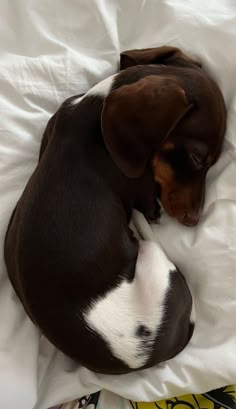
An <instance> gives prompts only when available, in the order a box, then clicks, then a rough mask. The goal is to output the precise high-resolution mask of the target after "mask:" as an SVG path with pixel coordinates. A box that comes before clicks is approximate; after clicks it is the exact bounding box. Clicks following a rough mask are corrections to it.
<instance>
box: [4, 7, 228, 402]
mask: <svg viewBox="0 0 236 409" xmlns="http://www.w3.org/2000/svg"><path fill="white" fill-rule="evenodd" d="M235 40H236V3H235V2H234V1H230V0H214V1H212V0H208V1H207V2H206V1H205V0H188V1H182V0H87V1H86V0H73V1H70V2H68V1H66V0H57V1H56V0H51V1H47V0H41V1H40V2H36V1H30V0H22V1H17V0H12V1H11V2H6V1H5V2H3V1H2V2H1V3H0V50H1V59H0V89H1V94H0V113H1V122H0V220H1V223H0V240H1V253H0V407H1V408H12V409H13V408H15V407H17V408H18V409H32V408H34V409H46V408H48V407H50V406H53V405H56V404H59V403H62V402H68V401H71V400H73V399H76V398H78V397H81V396H83V395H87V394H90V393H94V392H96V391H99V390H101V389H106V390H107V391H110V392H111V393H115V394H118V395H120V396H121V397H124V398H127V399H130V400H134V401H147V402H148V401H154V400H161V399H165V398H170V397H173V396H180V395H184V394H187V393H203V392H206V391H208V390H211V389H215V388H219V387H222V386H224V385H228V384H232V383H236V318H235V317H236V183H235V178H236V136H235V132H236V113H235V110H236V88H235V75H236V48H235ZM164 44H169V45H173V46H177V47H180V48H182V49H183V51H184V52H186V53H188V54H189V55H191V56H192V57H195V58H197V59H199V60H201V62H202V63H203V66H204V67H205V68H206V69H207V70H208V72H209V73H210V74H211V76H212V77H213V78H214V79H215V80H216V81H217V83H218V84H219V86H220V88H221V90H222V92H223V94H224V97H225V101H226V105H227V109H228V126H227V133H226V140H225V144H224V150H223V153H222V155H221V157H220V159H219V161H218V162H217V164H216V165H215V166H214V167H213V168H212V169H211V170H210V172H209V174H208V177H207V194H206V202H205V206H204V210H203V215H202V218H201V221H200V223H199V224H198V226H196V227H195V228H187V227H184V226H181V225H180V224H178V223H177V222H175V221H174V220H171V219H170V218H168V217H167V216H166V215H164V216H163V217H162V219H161V224H160V225H157V226H156V225H153V226H151V229H152V234H153V235H154V237H155V238H156V239H157V240H159V241H160V242H161V244H162V246H163V248H164V249H165V251H166V252H167V254H168V256H169V257H170V258H171V259H172V260H173V261H174V262H175V263H176V264H177V265H178V266H179V268H180V269H181V271H182V272H183V273H184V274H185V276H186V279H187V281H188V283H189V286H190V287H191V290H192V292H193V295H194V299H195V305H196V314H197V325H196V330H195V332H194V336H193V338H192V340H191V342H190V344H189V345H188V346H187V348H186V349H185V350H184V351H183V352H182V353H181V354H179V355H178V356H177V357H175V358H174V359H172V360H170V361H168V362H166V363H164V364H162V365H159V366H158V367H154V368H152V369H148V370H145V371H140V372H137V373H134V374H131V375H123V376H104V375H97V374H94V373H92V372H90V371H89V370H87V369H85V368H83V367H79V366H78V365H76V364H75V363H74V362H72V361H71V360H70V359H68V358H67V357H66V356H64V355H63V354H62V353H61V352H59V351H57V350H56V349H55V348H54V347H53V346H52V345H51V344H50V343H49V342H48V341H47V340H46V339H45V338H44V337H43V336H42V335H41V334H40V333H39V331H38V329H37V328H35V326H34V325H33V324H32V322H31V321H30V319H29V318H28V317H27V316H26V314H25V312H24V310H23V308H22V306H21V305H20V303H19V301H18V299H17V297H16V295H15V293H14V291H13V289H12V287H11V285H10V283H9V280H8V277H7V273H6V267H5V264H4V259H3V241H4V236H5V232H6V228H7V224H8V221H9V218H10V215H11V212H12V210H13V208H14V206H15V204H16V202H17V200H18V198H19V197H20V195H21V192H22V190H23V189H24V186H25V184H26V183H27V181H28V179H29V177H30V175H31V174H32V172H33V170H34V168H35V166H36V163H37V159H38V152H39V146H40V140H41V136H42V133H43V130H44V128H45V125H46V123H47V121H48V119H49V118H50V116H51V115H52V114H53V113H54V112H55V111H56V109H57V108H58V107H59V105H60V104H61V102H62V101H63V100H64V99H65V98H67V97H69V96H71V95H73V94H78V93H83V92H86V91H87V90H88V89H89V88H90V87H91V86H93V85H94V84H96V83H97V82H98V81H100V80H102V79H104V78H106V77H107V76H109V75H111V74H113V73H115V72H116V71H117V69H118V63H119V53H120V52H121V51H123V50H126V49H130V48H144V47H155V46H160V45H164ZM145 223H146V222H145V221H144V220H143V218H142V215H140V214H135V218H134V221H133V226H134V229H136V228H138V229H139V231H140V233H141V235H142V229H143V232H145V229H146V228H148V226H146V224H145ZM143 234H144V233H143ZM42 296H43V295H42ZM68 336H70V335H69V334H68Z"/></svg>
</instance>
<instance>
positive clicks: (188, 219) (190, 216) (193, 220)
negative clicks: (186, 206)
mask: <svg viewBox="0 0 236 409" xmlns="http://www.w3.org/2000/svg"><path fill="white" fill-rule="evenodd" d="M198 221H199V214H197V213H187V214H186V215H185V216H184V217H183V218H182V220H181V223H182V224H184V225H185V226H189V227H192V226H196V224H197V223H198Z"/></svg>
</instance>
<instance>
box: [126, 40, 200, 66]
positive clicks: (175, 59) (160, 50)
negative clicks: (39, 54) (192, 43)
mask: <svg viewBox="0 0 236 409" xmlns="http://www.w3.org/2000/svg"><path fill="white" fill-rule="evenodd" d="M145 64H165V65H168V64H171V65H185V66H186V65H188V66H189V65H196V66H198V67H201V64H200V63H199V62H197V61H194V60H192V59H191V58H190V57H188V56H187V55H186V54H184V53H183V52H182V51H180V50H179V48H176V47H170V46H163V47H156V48H144V49H140V50H128V51H124V52H122V53H121V54H120V70H124V69H125V68H128V67H132V66H133V65H145Z"/></svg>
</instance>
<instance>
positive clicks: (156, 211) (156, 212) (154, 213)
mask: <svg viewBox="0 0 236 409" xmlns="http://www.w3.org/2000/svg"><path fill="white" fill-rule="evenodd" d="M144 216H145V217H146V219H147V221H148V222H149V223H157V224H159V223H160V218H161V206H160V205H159V203H158V201H157V200H156V202H155V203H154V206H153V208H152V210H151V211H149V212H147V213H146V214H145V215H144Z"/></svg>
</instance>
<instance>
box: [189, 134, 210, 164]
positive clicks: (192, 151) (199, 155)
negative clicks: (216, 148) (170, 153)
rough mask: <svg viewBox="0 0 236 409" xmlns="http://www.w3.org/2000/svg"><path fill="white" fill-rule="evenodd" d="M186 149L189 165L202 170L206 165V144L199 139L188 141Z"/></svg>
mask: <svg viewBox="0 0 236 409" xmlns="http://www.w3.org/2000/svg"><path fill="white" fill-rule="evenodd" d="M188 142H189V143H188V144H187V151H188V157H189V159H190V162H191V165H192V167H193V169H194V170H202V169H203V168H205V167H207V166H208V162H209V160H208V159H209V158H208V149H207V146H206V145H205V144H203V143H201V142H199V141H194V142H193V141H191V142H190V141H188Z"/></svg>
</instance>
